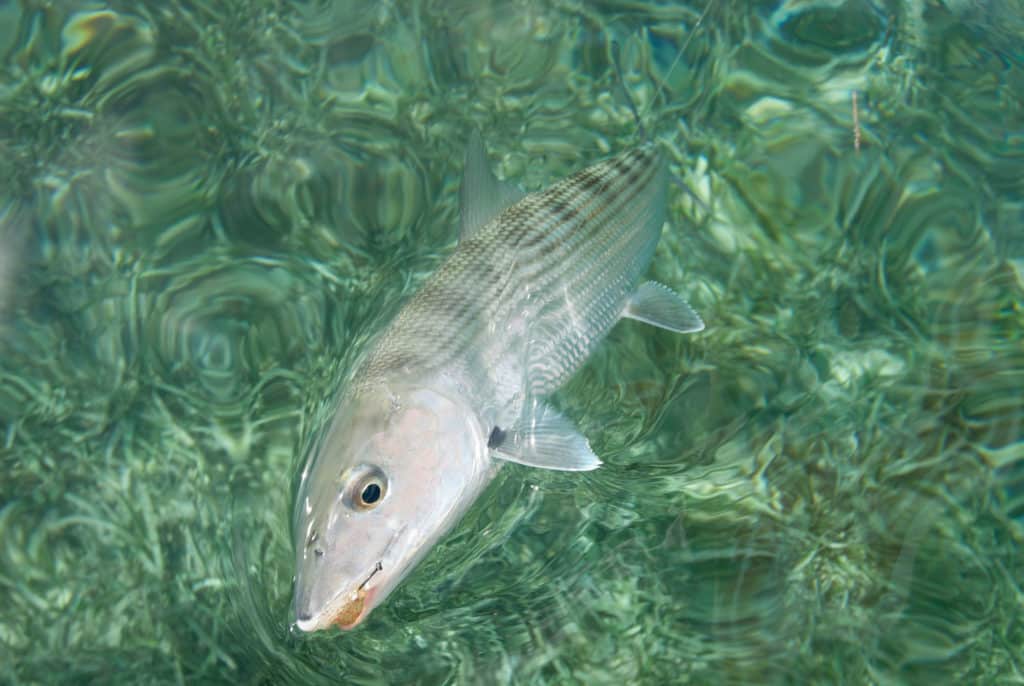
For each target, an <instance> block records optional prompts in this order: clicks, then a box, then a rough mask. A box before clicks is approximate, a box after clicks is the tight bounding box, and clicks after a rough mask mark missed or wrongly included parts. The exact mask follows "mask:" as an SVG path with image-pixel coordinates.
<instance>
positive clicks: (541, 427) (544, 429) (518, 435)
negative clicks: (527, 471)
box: [488, 405, 601, 472]
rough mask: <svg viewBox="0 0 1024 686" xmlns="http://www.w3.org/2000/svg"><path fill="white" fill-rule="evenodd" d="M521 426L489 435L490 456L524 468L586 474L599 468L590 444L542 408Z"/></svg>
mask: <svg viewBox="0 0 1024 686" xmlns="http://www.w3.org/2000/svg"><path fill="white" fill-rule="evenodd" d="M537 410H538V411H537V415H536V416H535V417H532V418H530V420H529V421H528V422H526V423H525V424H524V426H522V427H515V428H513V429H510V430H508V431H502V430H501V429H497V428H496V429H495V430H494V431H492V432H491V440H490V442H489V443H488V445H489V446H490V447H491V454H492V455H493V456H494V457H496V458H498V459H501V460H507V461H508V462H517V463H519V464H522V465H526V466H527V467H538V468H540V469H555V470H559V471H565V472H586V471H589V470H591V469H597V468H598V467H600V466H601V460H600V459H598V457H597V455H595V454H594V451H593V450H591V449H590V443H589V442H588V441H587V439H586V437H585V436H583V434H581V433H580V432H579V431H578V430H577V429H576V427H575V426H573V425H572V422H570V421H569V420H568V419H566V418H565V417H563V416H562V415H560V414H559V413H558V412H556V411H555V410H553V409H551V408H550V407H547V406H546V405H541V406H539V407H538V408H537Z"/></svg>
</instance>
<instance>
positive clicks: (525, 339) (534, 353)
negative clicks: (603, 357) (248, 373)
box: [295, 135, 703, 631]
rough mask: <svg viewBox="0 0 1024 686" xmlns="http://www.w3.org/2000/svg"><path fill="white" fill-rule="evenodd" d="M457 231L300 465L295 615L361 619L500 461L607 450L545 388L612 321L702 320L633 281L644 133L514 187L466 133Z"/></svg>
mask: <svg viewBox="0 0 1024 686" xmlns="http://www.w3.org/2000/svg"><path fill="white" fill-rule="evenodd" d="M464 174H465V176H464V178H463V184H462V188H461V200H462V231H461V237H460V241H459V244H458V246H457V247H456V249H455V250H454V251H453V253H452V254H451V255H450V256H449V257H448V258H447V259H446V260H445V261H444V262H443V263H442V265H441V266H440V267H439V268H438V269H437V271H436V272H434V273H433V274H432V275H431V276H430V277H429V278H428V280H427V281H426V282H425V283H424V284H423V286H422V287H421V288H420V289H419V291H418V292H417V293H416V294H415V295H413V297H412V298H411V299H410V300H409V301H408V302H407V303H406V304H405V305H404V306H403V307H402V309H401V310H400V311H399V312H398V314H397V315H396V317H395V318H394V319H393V320H392V322H391V323H390V324H389V325H388V326H387V327H385V329H384V330H383V331H382V332H381V333H380V334H379V335H378V336H376V337H375V338H374V339H373V341H372V343H371V344H370V345H369V347H368V349H367V350H366V351H365V352H364V354H363V355H362V356H361V357H360V358H359V361H358V362H357V364H356V368H355V371H354V373H353V374H352V375H351V377H350V379H349V381H348V384H347V386H346V388H345V390H344V392H343V393H342V395H341V396H340V402H339V405H338V409H337V411H336V413H335V416H334V418H333V420H332V422H331V424H330V426H329V428H328V430H327V431H326V432H325V433H324V435H323V438H322V440H320V441H319V442H318V443H317V445H316V446H315V447H314V449H313V451H312V453H311V456H310V459H309V461H308V463H307V465H306V467H305V469H304V471H303V474H302V481H301V484H300V490H299V498H298V501H297V503H296V513H295V530H296V534H295V535H296V555H297V566H298V572H297V576H296V592H295V617H296V624H297V626H298V627H299V628H300V629H302V630H305V631H314V630H318V629H323V628H326V627H328V626H331V625H335V626H339V627H340V628H343V629H347V628H351V627H353V626H355V625H357V624H358V623H359V622H361V621H362V620H363V619H364V618H365V617H366V615H367V614H368V613H369V612H370V610H371V609H372V608H373V607H375V606H376V605H378V604H379V603H380V602H381V601H382V600H383V599H384V598H385V597H386V595H387V594H388V593H389V592H390V591H391V590H392V589H393V588H394V587H395V586H396V585H397V584H398V583H399V582H400V581H401V579H402V578H404V576H405V575H406V574H408V572H409V571H410V570H411V569H412V568H413V567H414V566H415V564H416V563H417V562H418V561H419V559H421V558H422V556H423V555H425V554H426V553H427V552H428V551H429V550H430V548H431V547H432V546H433V545H434V544H435V543H436V542H437V541H438V540H439V539H440V538H441V537H442V536H443V535H444V534H445V533H446V532H447V531H448V530H450V529H451V527H452V526H454V524H455V523H456V522H457V521H458V520H459V518H460V517H461V516H462V514H463V513H464V512H465V511H466V510H467V509H468V508H469V506H470V505H471V504H472V503H473V501H474V500H475V499H476V498H477V497H478V496H479V495H480V493H481V492H482V491H483V489H484V488H485V487H486V485H487V484H488V483H489V482H490V480H491V479H492V478H493V476H494V475H495V473H496V472H497V470H498V468H499V466H500V465H501V464H502V463H503V462H504V461H513V462H518V463H521V464H526V465H530V466H534V467H540V468H548V469H562V470H570V471H581V470H588V469H593V468H596V467H597V466H599V465H600V464H601V463H600V460H598V458H597V457H596V456H595V455H594V453H593V452H592V451H591V449H590V445H589V443H588V441H587V440H586V438H584V437H583V436H582V435H580V434H579V432H578V431H577V430H576V429H575V427H574V426H573V425H572V424H571V423H570V422H569V421H568V420H567V419H565V418H564V417H562V416H561V415H560V414H558V413H557V412H556V411H555V410H553V409H552V408H550V407H549V406H547V405H546V404H545V403H544V398H545V397H546V396H548V395H550V394H551V393H552V392H553V391H555V390H556V389H557V388H559V387H560V386H561V385H562V384H564V383H565V381H566V380H568V378H569V377H570V376H571V375H572V374H573V373H574V372H575V371H576V370H577V369H579V367H580V366H581V365H582V364H583V363H584V361H585V360H586V359H587V357H588V356H589V355H590V353H591V352H593V350H594V348H595V347H596V346H597V345H598V344H599V343H600V342H601V340H602V339H603V338H604V337H605V336H606V335H607V333H608V331H609V330H610V329H611V328H612V326H614V325H615V323H616V322H617V321H618V320H619V319H621V318H623V317H628V318H634V319H640V320H642V321H646V322H648V323H651V324H654V325H656V326H660V327H663V328H668V329H671V330H674V331H679V332H691V331H699V330H701V329H702V328H703V322H702V321H701V320H700V318H699V317H698V316H697V314H696V313H695V312H694V311H693V310H692V309H691V308H690V307H689V305H687V304H686V303H685V302H684V301H683V300H682V299H680V298H679V297H678V296H676V295H675V294H674V293H672V292H671V291H669V290H668V289H667V288H665V287H663V286H660V285H658V284H654V283H651V282H648V283H644V284H640V285H638V282H639V281H640V277H641V276H642V274H643V273H644V271H646V269H647V267H648V265H649V264H650V261H651V259H652V257H653V254H654V250H655V247H656V245H657V243H658V240H659V238H660V235H661V229H662V225H663V224H664V221H665V194H666V175H667V171H666V163H665V160H664V156H663V154H662V153H661V151H660V150H659V149H658V148H657V146H656V145H654V144H645V145H642V146H639V147H636V148H633V149H631V150H628V151H626V152H623V153H621V154H619V155H617V156H615V157H612V158H609V159H607V160H604V161H601V162H598V163H596V164H594V165H593V166H590V167H587V168H586V169H583V170H582V171H579V172H577V173H576V174H574V175H572V176H570V177H568V178H566V179H563V180H562V181H559V182H557V183H555V184H553V185H551V186H550V187H548V188H547V189H545V190H543V191H539V192H536V193H531V194H528V195H523V194H522V193H521V192H519V191H518V190H517V189H516V188H515V187H514V186H512V185H510V184H507V183H503V182H499V181H498V180H497V179H495V178H494V176H493V174H491V172H490V170H489V168H488V165H487V159H486V153H485V151H484V147H483V143H482V141H481V140H480V138H479V136H478V135H474V136H473V138H472V139H471V141H470V145H469V148H468V151H467V161H466V168H465V172H464Z"/></svg>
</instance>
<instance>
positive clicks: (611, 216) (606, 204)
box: [518, 164, 658, 276]
mask: <svg viewBox="0 0 1024 686" xmlns="http://www.w3.org/2000/svg"><path fill="white" fill-rule="evenodd" d="M623 169H628V167H625V166H624V167H623ZM657 171H658V165H656V164H639V165H636V166H634V167H633V168H632V170H631V171H629V172H628V173H627V175H626V176H624V177H622V176H620V177H619V178H618V181H619V183H618V184H617V185H618V186H619V188H617V189H616V191H615V192H614V193H613V192H608V193H607V194H605V195H603V196H598V197H595V198H591V199H589V200H588V201H587V203H586V204H585V205H584V206H583V207H582V208H581V211H580V212H579V213H578V214H579V215H582V219H581V220H579V221H577V222H576V224H575V225H573V226H570V227H560V228H562V229H563V230H562V231H558V232H552V233H553V234H554V235H555V236H556V237H555V238H554V239H552V240H551V241H550V242H548V243H546V244H545V245H544V249H543V250H535V251H530V250H522V251H521V253H520V255H519V256H518V257H519V259H520V266H521V269H522V270H523V271H524V272H525V273H522V274H521V276H526V275H527V274H529V273H531V272H534V271H546V270H548V269H549V268H550V267H553V266H555V267H557V266H562V267H564V266H566V265H565V260H566V259H567V258H568V256H569V254H570V253H571V252H573V251H575V250H579V249H583V250H585V251H586V250H587V247H591V248H593V249H600V245H601V244H602V243H603V242H605V240H607V237H604V238H602V235H603V234H604V233H605V232H607V231H609V230H612V231H613V232H616V233H618V232H625V233H630V232H632V231H635V230H637V227H631V226H618V224H622V223H623V222H617V221H616V220H617V218H618V216H619V215H620V214H621V212H622V211H623V209H624V208H626V207H628V206H629V205H630V204H631V203H633V202H634V201H635V199H636V197H637V196H638V195H640V194H641V193H644V192H648V191H650V187H649V184H650V183H651V182H652V181H653V179H654V176H655V174H656V173H657ZM584 229H585V230H584ZM588 243H590V244H591V245H589V246H588ZM577 246H581V247H577ZM588 252H589V251H588ZM531 267H534V269H531Z"/></svg>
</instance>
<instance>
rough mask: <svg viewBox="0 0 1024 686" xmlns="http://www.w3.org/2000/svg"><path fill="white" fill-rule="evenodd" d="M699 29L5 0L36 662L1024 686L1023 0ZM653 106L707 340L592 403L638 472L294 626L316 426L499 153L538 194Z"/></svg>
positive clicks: (28, 637) (265, 6)
mask: <svg viewBox="0 0 1024 686" xmlns="http://www.w3.org/2000/svg"><path fill="white" fill-rule="evenodd" d="M704 8H705V5H704V3H703V2H694V3H686V4H684V3H657V2H621V3H620V2H611V1H609V2H592V3H580V2H552V3H541V2H533V1H529V2H515V3H506V2H491V3H479V2H439V1H434V2H419V1H416V2H407V3H406V2H402V3H376V2H356V1H352V2H335V3H332V2H316V1H312V0H311V1H310V2H291V3H288V2H283V1H274V0H265V1H262V2H261V1H246V2H242V1H240V0H220V1H218V2H204V1H201V0H195V1H193V2H186V1H184V0H170V1H165V0H161V1H160V2H156V1H155V0H153V1H148V2H131V3H129V2H118V3H101V2H79V1H76V0H69V1H66V2H60V3H42V2H30V1H29V0H25V1H23V2H10V1H8V2H0V70H2V71H0V179H4V180H5V182H4V183H3V184H0V201H2V206H0V207H2V209H0V312H2V315H0V422H2V424H0V428H2V429H3V433H2V434H0V435H2V437H3V443H2V448H0V470H2V471H0V474H2V477H0V664H2V665H4V666H5V667H4V673H3V675H2V676H0V682H3V683H7V682H10V683H26V684H32V683H40V684H49V683H75V684H81V683H103V684H122V683H146V684H149V683H232V684H233V683H252V684H255V683H260V684H277V683H283V684H288V683H295V684H300V683H342V684H363V683H421V684H437V683H481V684H491V683H516V684H519V683H522V684H526V683H530V684H533V683H551V684H572V683H580V684H602V683H608V684H622V683H649V684H664V683H692V684H750V683H761V684H803V683H829V684H832V683H835V684H839V683H849V684H863V683H880V684H918V683H924V684H936V683H956V682H959V683H1007V684H1009V683H1020V682H1021V681H1024V677H1022V672H1024V665H1022V662H1024V658H1022V657H1021V651H1020V646H1021V645H1024V625H1022V614H1021V608H1022V595H1021V585H1020V584H1021V579H1022V578H1024V555H1022V552H1021V550H1022V538H1024V442H1022V423H1021V422H1022V419H1024V402H1022V401H1024V399H1022V395H1021V389H1022V387H1024V349H1022V340H1024V335H1022V334H1024V309H1022V292H1024V238H1022V236H1024V103H1022V99H1024V54H1022V51H1021V47H1020V46H1021V45H1024V5H1022V4H1021V3H1020V2H1016V1H1011V0H1002V1H999V0H993V1H991V2H984V1H983V2H954V1H953V0H947V1H946V2H938V1H937V0H921V1H918V2H902V3H901V2H887V3H882V2H870V1H869V0H861V1H855V0H850V1H847V2H840V1H838V0H831V1H830V0H819V1H817V2H813V1H809V2H798V1H796V0H791V1H790V2H788V3H787V2H777V1H774V2H768V1H765V2H750V3H748V2H734V1H726V0H722V1H720V2H715V3H714V5H713V6H712V7H711V8H710V10H709V12H708V15H707V17H706V19H705V20H704V22H703V23H702V24H701V25H700V26H699V27H697V28H695V25H696V24H697V20H698V17H699V15H700V13H701V11H703V10H704ZM691 36H692V37H691ZM613 40H614V41H617V42H618V43H619V44H620V45H621V54H622V65H623V71H624V73H625V77H624V81H625V83H624V84H623V83H620V82H619V81H618V79H617V78H616V76H615V72H614V69H613V68H612V62H611V58H610V55H611V48H610V43H611V41H613ZM687 40H689V43H687V45H686V50H685V53H684V55H683V57H682V59H681V60H680V61H679V63H678V65H677V66H676V67H675V68H674V69H672V70H671V72H669V67H670V65H671V64H672V63H673V61H674V60H675V59H676V55H677V53H678V51H679V49H680V47H681V46H682V45H683V44H684V42H685V41H687ZM663 80H664V81H665V84H666V85H665V87H664V89H663V91H659V88H658V84H659V83H661V82H662V81H663ZM624 88H625V89H628V91H629V93H630V94H631V95H632V97H633V98H634V99H635V100H636V101H637V103H638V107H639V109H640V110H641V111H642V112H643V113H644V118H645V120H646V121H647V122H648V126H649V128H650V129H651V130H652V131H654V132H655V133H656V135H657V136H658V137H659V138H662V139H664V140H666V141H667V144H668V145H669V147H670V148H671V150H672V153H673V160H674V166H673V176H674V177H675V179H676V181H677V182H678V183H677V184H674V185H673V186H672V188H671V193H670V197H671V208H670V209H671V228H670V229H669V230H668V231H667V232H666V236H665V239H664V240H663V241H662V244H661V245H660V246H659V252H658V255H657V257H656V259H655V263H654V265H653V267H652V274H653V276H654V277H655V278H657V279H659V280H661V281H663V282H665V283H667V284H669V285H671V286H672V287H673V288H676V289H677V290H679V291H681V292H683V293H685V294H686V295H687V297H688V298H689V299H690V300H691V302H692V303H693V304H694V305H695V307H697V309H698V310H699V311H700V312H701V313H702V314H703V315H704V316H705V319H706V320H707V322H708V329H707V330H706V332H704V333H702V334H700V335H698V336H692V337H685V338H684V337H676V336H672V335H671V334H667V333H664V332H658V331H654V330H652V329H649V328H646V327H641V326H638V325H631V324H628V323H626V324H623V325H620V326H619V327H618V328H617V329H616V330H615V331H614V332H613V333H612V335H611V337H610V338H609V340H608V341H607V343H606V344H605V345H604V346H603V347H602V348H601V349H600V350H599V352H598V353H597V354H596V355H595V356H594V358H592V359H591V361H590V362H589V364H588V365H587V366H586V367H585V369H584V370H583V371H582V372H581V373H580V374H579V375H578V376H577V377H576V378H574V379H573V381H572V382H571V383H570V384H569V385H568V386H567V387H566V388H565V389H563V390H562V391H561V392H560V393H559V396H558V398H557V401H558V403H559V404H560V406H561V407H563V408H564V409H565V411H566V413H567V414H569V415H570V416H571V417H572V418H573V419H574V421H576V422H577V423H578V424H579V426H580V427H581V429H582V430H583V432H584V433H585V434H587V435H588V436H589V437H590V439H591V442H592V444H593V446H594V448H595V450H596V451H597V452H598V454H599V455H601V456H602V458H603V459H604V460H605V462H606V466H605V467H603V468H602V469H601V470H599V471H597V472H594V473H590V474H585V475H566V474H552V473H541V472H537V471H531V470H527V469H525V468H518V467H510V468H508V469H505V470H503V472H502V474H501V476H500V477H499V479H498V481H497V483H495V484H494V485H493V487H492V488H491V489H490V490H489V491H488V492H487V494H486V495H485V496H484V497H483V498H482V499H481V500H480V501H479V502H478V503H477V505H476V506H475V507H474V509H473V510H472V511H471V512H470V514H469V515H468V516H467V517H466V519H465V520H464V521H463V523H462V524H461V525H460V526H459V527H458V528H457V530H456V531H454V532H453V533H452V535H450V536H449V537H448V538H447V539H446V540H445V541H444V542H443V543H442V544H441V545H440V546H439V547H438V548H437V549H436V550H435V551H434V552H433V553H432V554H431V555H430V556H429V557H428V558H427V559H426V560H425V561H424V562H423V563H422V564H421V565H420V567H419V569H418V571H417V572H416V573H415V574H414V575H413V576H412V577H410V578H409V579H408V581H407V582H406V583H405V584H404V585H403V586H402V587H401V588H400V589H399V590H398V591H397V592H396V593H395V594H394V595H393V596H392V597H391V598H390V599H389V600H388V602H387V603H386V604H385V605H384V606H382V607H381V608H379V609H378V610H376V611H375V612H374V614H373V615H372V616H371V618H370V620H369V621H368V622H367V623H366V624H365V625H364V626H362V627H360V628H359V629H358V630H357V631H355V632H352V633H348V634H340V633H337V632H332V633H323V634H317V635H314V636H312V637H307V636H303V635H298V634H295V633H293V632H292V631H291V630H290V628H289V621H290V617H289V602H290V593H291V576H292V573H293V570H292V554H291V537H290V531H289V520H290V517H289V513H290V508H291V503H292V499H293V497H294V490H295V481H296V474H297V470H298V465H299V464H300V462H301V459H302V451H301V446H302V444H303V439H304V437H305V436H307V435H308V433H309V432H310V431H312V430H314V429H315V428H316V427H315V424H316V422H315V418H316V417H317V416H319V412H318V410H320V409H321V408H320V406H321V404H322V403H323V401H324V399H325V398H327V397H328V395H329V393H330V392H331V390H332V389H333V387H334V384H335V382H336V379H337V378H338V375H339V374H340V373H341V372H342V371H343V370H344V365H345V362H346V360H347V359H348V358H347V355H348V354H349V353H350V351H351V350H352V349H353V346H355V345H357V344H358V342H359V341H360V340H361V339H362V338H364V337H365V336H366V335H368V334H369V333H372V332H373V331H374V330H375V327H379V326H380V324H381V320H382V318H384V317H385V316H386V314H387V313H388V312H392V311H394V309H395V307H396V306H397V305H398V304H399V303H400V302H401V301H402V299H403V297H404V296H405V295H406V294H407V293H408V292H409V291H410V290H411V289H413V288H415V286H416V284H417V283H419V281H420V280H421V279H422V278H423V276H424V275H425V274H428V273H429V272H430V270H431V269H432V268H433V267H434V266H436V265H437V263H438V261H439V260H440V259H441V258H442V257H443V256H444V255H445V254H447V252H448V251H449V250H451V248H452V246H453V245H454V241H455V236H456V221H455V218H456V213H457V207H456V204H457V202H456V192H455V189H456V188H457V185H458V181H459V175H460V170H461V159H462V150H463V147H464V145H465V141H466V138H467V131H469V130H471V129H472V127H477V128H479V129H480V130H481V131H483V132H484V135H485V138H486V140H487V143H488V146H489V148H490V151H491V153H492V159H493V161H494V162H495V163H496V165H497V167H498V170H499V172H500V173H501V174H502V175H504V176H507V177H510V178H515V179H518V180H520V181H521V182H522V183H523V184H524V185H526V186H527V187H530V188H538V187H541V186H543V185H545V184H547V183H549V182H551V181H552V180H553V179H556V178H559V177H561V176H563V175H565V174H567V173H569V172H570V171H573V170H575V169H578V168H580V167H582V166H584V165H585V164H587V163H589V162H591V161H594V160H597V159H600V158H601V157H603V156H606V155H607V154H610V153H612V152H617V151H619V150H621V149H623V148H624V147H626V146H629V145H631V144H633V143H635V142H636V141H637V133H636V130H635V126H634V123H633V119H632V117H631V115H630V112H629V109H628V105H627V102H626V99H625V96H624V90H623V89H624ZM855 97H856V100H855ZM854 102H856V110H855V105H854ZM855 112H856V114H855Z"/></svg>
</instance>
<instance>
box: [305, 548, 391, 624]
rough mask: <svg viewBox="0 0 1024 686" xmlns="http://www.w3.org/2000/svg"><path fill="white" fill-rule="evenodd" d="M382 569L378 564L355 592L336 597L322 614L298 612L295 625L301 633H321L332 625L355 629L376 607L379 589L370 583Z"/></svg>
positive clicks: (340, 594)
mask: <svg viewBox="0 0 1024 686" xmlns="http://www.w3.org/2000/svg"><path fill="white" fill-rule="evenodd" d="M382 569H383V566H382V565H381V563H380V562H378V563H377V564H376V565H375V566H374V568H373V571H371V572H370V575H369V576H368V577H366V580H365V581H363V582H362V583H361V584H359V586H358V587H357V588H356V589H355V590H352V591H348V592H345V593H339V594H337V595H335V596H334V597H333V598H332V599H331V601H330V602H329V603H327V604H326V606H325V607H324V608H323V609H322V610H321V611H320V612H317V613H315V614H312V613H301V612H297V613H296V618H295V619H296V621H295V625H296V626H297V627H298V628H299V629H300V630H301V631H306V632H312V631H319V630H320V629H326V628H328V627H330V626H332V625H333V626H336V627H338V628H339V629H341V630H343V631H348V630H349V629H354V628H355V627H356V626H358V625H359V624H360V623H362V621H363V620H364V619H366V616H367V615H368V614H370V610H372V609H373V607H374V604H375V603H374V598H375V597H376V595H377V591H378V588H377V587H372V588H371V587H370V586H369V583H370V581H371V580H372V579H373V577H374V576H375V575H376V574H377V572H379V571H381V570H382Z"/></svg>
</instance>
